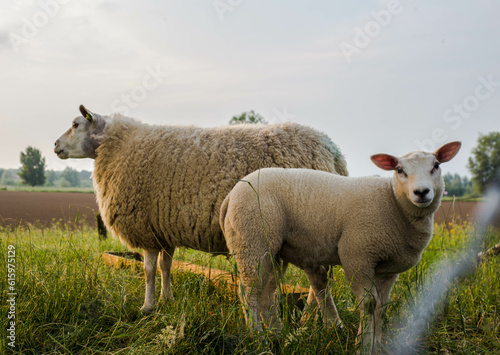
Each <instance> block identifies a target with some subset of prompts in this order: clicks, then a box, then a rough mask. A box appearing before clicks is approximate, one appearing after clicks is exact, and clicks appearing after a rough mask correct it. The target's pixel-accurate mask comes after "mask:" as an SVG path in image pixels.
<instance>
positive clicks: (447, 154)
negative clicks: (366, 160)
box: [371, 142, 461, 208]
mask: <svg viewBox="0 0 500 355" xmlns="http://www.w3.org/2000/svg"><path fill="white" fill-rule="evenodd" d="M460 146H461V143H460V142H452V143H448V144H445V145H444V146H442V147H441V148H439V149H438V150H436V151H435V152H434V153H425V152H413V153H409V154H406V155H403V156H402V157H400V158H396V157H394V156H392V155H388V154H376V155H373V156H372V157H371V159H372V161H373V162H374V163H375V165H377V166H378V167H379V168H381V169H384V170H394V180H395V181H396V184H395V190H396V194H398V195H401V194H403V195H405V196H406V198H407V199H408V200H409V201H411V203H413V204H414V205H415V206H417V207H422V208H423V207H427V206H429V205H430V204H431V203H432V202H433V201H434V199H435V197H436V196H439V198H441V194H442V193H443V190H444V182H443V178H442V176H441V169H440V167H439V166H440V164H441V163H445V162H447V161H449V160H451V159H452V158H453V157H454V156H455V155H456V154H457V153H458V151H459V149H460Z"/></svg>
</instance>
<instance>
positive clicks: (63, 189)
mask: <svg viewBox="0 0 500 355" xmlns="http://www.w3.org/2000/svg"><path fill="white" fill-rule="evenodd" d="M0 191H32V192H81V193H94V188H93V187H59V186H25V185H19V186H2V185H0Z"/></svg>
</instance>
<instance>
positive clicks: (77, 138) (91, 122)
mask: <svg viewBox="0 0 500 355" xmlns="http://www.w3.org/2000/svg"><path fill="white" fill-rule="evenodd" d="M80 112H81V113H82V116H78V117H76V118H75V119H74V120H73V124H72V126H71V128H70V129H69V130H68V131H66V133H64V134H63V135H62V136H61V137H60V138H59V139H58V140H57V141H56V144H55V148H54V152H55V153H56V154H57V156H58V157H59V158H60V159H68V158H77V159H78V158H92V159H95V158H96V156H97V154H96V149H97V148H98V147H99V145H100V138H99V137H102V133H103V131H104V127H105V125H106V123H105V120H104V119H103V118H102V117H101V116H99V115H97V114H95V113H92V112H90V111H88V110H86V109H85V107H84V106H83V105H81V106H80Z"/></svg>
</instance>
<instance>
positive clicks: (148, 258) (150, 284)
mask: <svg viewBox="0 0 500 355" xmlns="http://www.w3.org/2000/svg"><path fill="white" fill-rule="evenodd" d="M158 253H159V251H158V250H146V249H144V273H145V274H146V295H145V297H144V305H143V306H142V308H141V311H142V312H144V313H149V312H151V311H153V309H154V308H155V303H156V296H155V277H156V262H157V260H158Z"/></svg>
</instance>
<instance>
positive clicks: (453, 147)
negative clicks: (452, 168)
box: [434, 142, 462, 163]
mask: <svg viewBox="0 0 500 355" xmlns="http://www.w3.org/2000/svg"><path fill="white" fill-rule="evenodd" d="M461 146H462V143H460V142H451V143H447V144H445V145H443V146H442V147H441V148H439V149H438V150H436V151H435V152H434V156H435V157H436V159H437V161H438V162H440V163H446V162H447V161H450V160H451V159H453V157H454V156H455V155H457V153H458V151H459V150H460V147H461Z"/></svg>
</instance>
